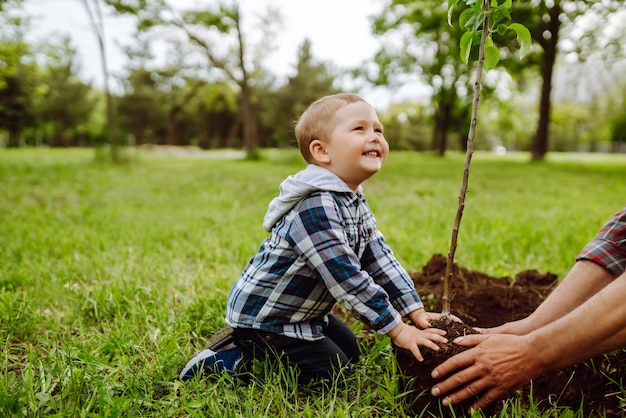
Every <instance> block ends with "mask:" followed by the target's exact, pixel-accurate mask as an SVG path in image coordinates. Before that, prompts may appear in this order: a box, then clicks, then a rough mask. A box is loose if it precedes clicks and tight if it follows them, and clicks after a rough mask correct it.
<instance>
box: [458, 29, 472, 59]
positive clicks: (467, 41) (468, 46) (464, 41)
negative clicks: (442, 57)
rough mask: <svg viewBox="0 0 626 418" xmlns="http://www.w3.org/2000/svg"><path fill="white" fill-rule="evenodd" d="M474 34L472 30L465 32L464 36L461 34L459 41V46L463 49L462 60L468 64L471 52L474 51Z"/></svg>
mask: <svg viewBox="0 0 626 418" xmlns="http://www.w3.org/2000/svg"><path fill="white" fill-rule="evenodd" d="M473 38H474V35H472V33H471V32H465V33H464V34H463V36H461V40H460V41H459V48H460V50H461V61H462V62H463V64H467V62H468V61H469V56H470V52H472V40H473Z"/></svg>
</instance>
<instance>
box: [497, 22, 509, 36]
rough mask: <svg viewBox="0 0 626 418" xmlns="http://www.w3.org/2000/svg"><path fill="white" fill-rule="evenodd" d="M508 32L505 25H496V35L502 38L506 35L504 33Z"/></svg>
mask: <svg viewBox="0 0 626 418" xmlns="http://www.w3.org/2000/svg"><path fill="white" fill-rule="evenodd" d="M508 31H509V27H508V26H507V25H505V24H504V23H500V24H499V25H498V29H497V32H498V35H500V36H504V35H506V33H507V32H508Z"/></svg>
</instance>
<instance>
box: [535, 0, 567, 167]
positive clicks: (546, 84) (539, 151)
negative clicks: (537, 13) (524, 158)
mask: <svg viewBox="0 0 626 418" xmlns="http://www.w3.org/2000/svg"><path fill="white" fill-rule="evenodd" d="M560 14H561V6H560V4H559V3H558V2H557V3H556V4H555V5H554V7H552V8H551V9H550V14H549V16H550V21H549V22H548V23H547V28H546V31H545V32H544V33H549V34H550V37H549V38H548V39H545V38H544V39H543V42H542V46H543V54H544V60H543V66H542V68H541V76H542V78H543V85H542V87H541V101H540V103H539V123H538V125H537V132H536V134H535V137H534V138H533V143H532V147H531V158H532V160H533V161H540V160H543V159H544V158H545V156H546V153H547V152H548V138H549V134H550V132H549V128H550V108H551V101H550V93H551V91H552V73H553V72H554V64H555V61H556V53H557V42H558V38H559V29H560V26H561V21H560V20H559V15H560Z"/></svg>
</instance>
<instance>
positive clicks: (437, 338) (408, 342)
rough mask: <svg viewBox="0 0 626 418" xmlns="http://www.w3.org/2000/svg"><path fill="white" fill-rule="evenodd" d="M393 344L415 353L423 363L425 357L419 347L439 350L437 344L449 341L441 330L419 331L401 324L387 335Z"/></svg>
mask: <svg viewBox="0 0 626 418" xmlns="http://www.w3.org/2000/svg"><path fill="white" fill-rule="evenodd" d="M387 335H388V336H389V338H391V341H393V343H394V344H395V345H396V346H398V347H400V348H404V349H407V350H409V351H411V353H413V355H414V356H415V358H416V359H417V360H418V361H423V360H424V357H423V356H422V353H421V352H420V350H419V346H423V347H428V348H430V349H431V350H434V351H437V350H439V346H438V345H437V344H435V343H441V344H445V343H447V342H448V339H447V338H445V337H444V335H446V332H445V331H444V330H442V329H439V328H426V329H419V328H416V327H414V326H411V325H408V324H405V323H404V322H401V323H400V324H398V326H396V327H395V328H394V329H392V330H391V331H389V332H388V333H387Z"/></svg>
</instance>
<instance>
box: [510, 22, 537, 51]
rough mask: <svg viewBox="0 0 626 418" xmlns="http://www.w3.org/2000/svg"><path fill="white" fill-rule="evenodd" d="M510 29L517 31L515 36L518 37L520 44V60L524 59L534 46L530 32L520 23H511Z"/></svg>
mask: <svg viewBox="0 0 626 418" xmlns="http://www.w3.org/2000/svg"><path fill="white" fill-rule="evenodd" d="M509 29H511V30H513V31H515V34H516V35H517V42H519V44H520V51H519V55H520V58H524V57H525V56H526V54H528V52H529V51H530V47H531V45H532V38H531V37H530V31H529V30H528V29H527V28H526V26H524V25H522V24H520V23H511V24H510V25H509Z"/></svg>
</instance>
